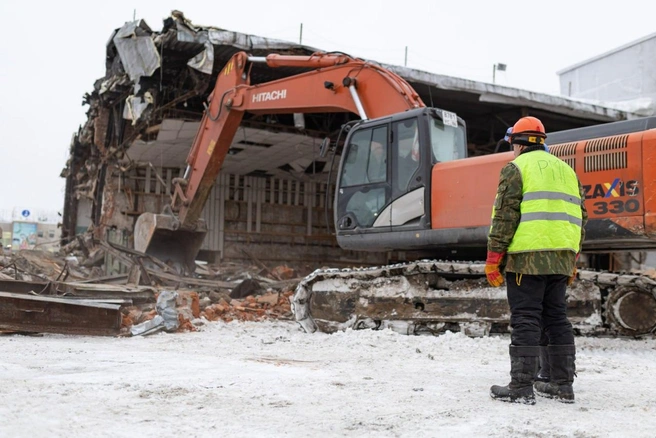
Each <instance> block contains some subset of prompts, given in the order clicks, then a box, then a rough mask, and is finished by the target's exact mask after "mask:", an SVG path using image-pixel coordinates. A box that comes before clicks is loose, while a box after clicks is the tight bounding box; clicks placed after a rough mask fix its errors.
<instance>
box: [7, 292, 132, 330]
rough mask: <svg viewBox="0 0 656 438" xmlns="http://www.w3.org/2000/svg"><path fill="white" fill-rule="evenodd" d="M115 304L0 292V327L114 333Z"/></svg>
mask: <svg viewBox="0 0 656 438" xmlns="http://www.w3.org/2000/svg"><path fill="white" fill-rule="evenodd" d="M120 309H121V306H120V305H119V304H110V303H99V302H90V301H80V300H71V299H66V298H54V297H48V296H35V295H27V294H18V293H10V292H0V330H9V331H20V332H32V333H43V332H45V333H63V334H84V335H117V334H119V332H120V329H121V311H120Z"/></svg>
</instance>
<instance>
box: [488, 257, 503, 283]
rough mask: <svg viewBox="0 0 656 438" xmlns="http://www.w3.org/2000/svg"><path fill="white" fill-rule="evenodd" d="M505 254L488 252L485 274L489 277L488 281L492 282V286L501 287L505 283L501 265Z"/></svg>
mask: <svg viewBox="0 0 656 438" xmlns="http://www.w3.org/2000/svg"><path fill="white" fill-rule="evenodd" d="M505 255H506V253H505V252H494V251H488V252H487V260H485V276H486V277H487V282H488V283H490V286H493V287H499V286H501V285H502V284H503V275H501V270H500V269H499V265H500V264H501V261H502V260H503V256H505Z"/></svg>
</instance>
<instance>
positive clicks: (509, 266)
mask: <svg viewBox="0 0 656 438" xmlns="http://www.w3.org/2000/svg"><path fill="white" fill-rule="evenodd" d="M529 153H530V152H529ZM522 187H523V184H522V175H521V173H520V171H519V169H518V168H517V166H515V165H514V164H512V163H508V164H506V165H505V166H504V168H503V169H501V176H500V178H499V186H498V188H497V197H496V200H495V203H494V216H493V217H492V228H491V229H490V234H489V236H488V241H487V249H488V251H494V252H506V251H507V250H508V246H510V242H511V241H512V239H513V236H514V235H515V230H517V227H518V226H519V220H520V219H521V216H522V215H521V212H520V206H521V203H522ZM579 192H580V193H581V210H582V211H581V213H582V215H583V223H582V226H581V244H582V243H583V239H584V238H585V228H584V227H585V224H586V222H587V220H588V213H587V211H586V209H585V205H584V202H585V192H584V191H583V188H582V187H581V182H580V181H579ZM580 251H581V247H580V246H579V252H580ZM575 264H576V256H575V254H574V253H572V252H571V251H567V250H562V251H536V252H526V253H516V254H508V255H507V256H506V260H505V270H506V271H508V272H516V273H520V274H528V275H547V274H561V275H571V274H572V272H573V271H574V266H575Z"/></svg>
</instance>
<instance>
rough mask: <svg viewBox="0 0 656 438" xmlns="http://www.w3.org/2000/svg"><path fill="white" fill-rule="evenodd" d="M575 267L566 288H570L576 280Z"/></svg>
mask: <svg viewBox="0 0 656 438" xmlns="http://www.w3.org/2000/svg"><path fill="white" fill-rule="evenodd" d="M576 272H577V271H576V266H574V272H572V275H571V276H570V277H569V278H568V279H567V286H571V285H572V283H574V280H576Z"/></svg>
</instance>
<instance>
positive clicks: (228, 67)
mask: <svg viewBox="0 0 656 438" xmlns="http://www.w3.org/2000/svg"><path fill="white" fill-rule="evenodd" d="M234 66H235V63H234V62H233V61H230V62H229V63H227V64H226V66H225V68H224V69H223V74H224V75H225V76H228V75H229V74H230V72H231V71H232V68H233V67H234Z"/></svg>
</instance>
